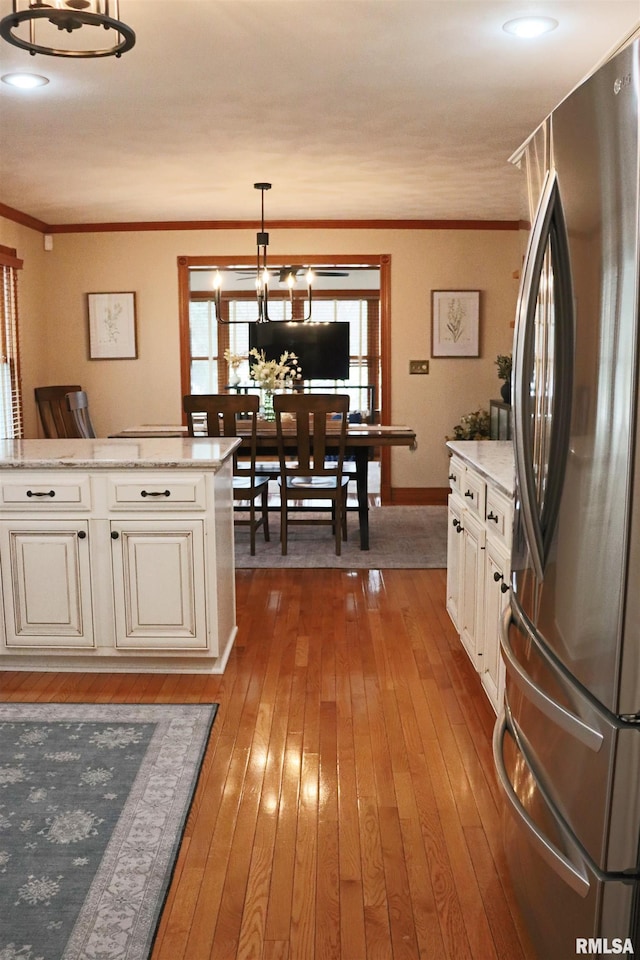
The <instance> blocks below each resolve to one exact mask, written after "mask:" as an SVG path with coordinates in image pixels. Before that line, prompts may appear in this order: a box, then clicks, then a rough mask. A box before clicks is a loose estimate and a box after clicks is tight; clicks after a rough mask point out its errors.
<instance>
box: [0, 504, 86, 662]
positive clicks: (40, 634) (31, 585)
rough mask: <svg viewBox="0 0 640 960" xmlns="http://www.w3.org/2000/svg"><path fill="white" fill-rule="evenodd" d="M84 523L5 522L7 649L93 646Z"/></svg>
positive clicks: (1, 529)
mask: <svg viewBox="0 0 640 960" xmlns="http://www.w3.org/2000/svg"><path fill="white" fill-rule="evenodd" d="M87 528H88V524H87V521H86V520H82V521H79V522H77V523H76V522H73V523H70V522H67V521H62V520H19V521H15V522H12V521H3V522H2V523H1V524H0V563H1V565H2V582H3V592H4V606H5V625H6V641H5V642H6V646H7V647H73V648H78V647H80V648H87V647H93V645H94V639H93V620H92V610H91V580H90V565H89V548H88V542H89V541H88V536H87V534H88V529H87Z"/></svg>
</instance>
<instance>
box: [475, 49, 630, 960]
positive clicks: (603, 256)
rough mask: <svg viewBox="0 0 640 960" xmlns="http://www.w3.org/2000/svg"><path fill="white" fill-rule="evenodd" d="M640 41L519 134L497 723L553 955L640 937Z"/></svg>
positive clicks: (559, 958) (516, 851)
mask: <svg viewBox="0 0 640 960" xmlns="http://www.w3.org/2000/svg"><path fill="white" fill-rule="evenodd" d="M639 96H640V47H639V42H638V41H636V42H634V43H633V44H631V45H630V46H628V47H627V48H626V49H624V50H623V51H622V52H621V53H619V54H618V55H617V56H616V57H615V58H614V59H612V60H610V61H609V62H608V63H607V64H605V65H604V66H603V67H601V68H600V69H599V70H598V71H597V73H595V74H594V75H593V76H592V77H591V78H589V79H588V80H587V81H586V82H585V83H583V84H582V85H581V86H580V87H579V88H578V89H577V90H575V91H574V92H573V93H572V94H570V95H569V96H568V97H567V98H566V100H564V101H563V102H562V103H561V104H560V105H559V106H558V107H557V109H556V110H554V111H553V113H552V114H551V115H550V117H549V118H548V119H547V121H546V122H545V123H544V124H543V125H542V126H541V127H540V128H539V129H538V130H537V131H536V132H535V133H534V135H533V136H532V137H531V138H530V140H529V141H528V142H527V144H526V145H525V146H524V148H523V149H522V152H521V155H520V157H519V164H520V166H521V168H522V170H523V176H524V179H525V180H526V184H527V197H528V204H529V206H530V208H531V209H532V210H533V212H532V213H531V215H530V213H529V211H527V210H525V211H524V213H523V220H525V221H526V220H530V224H526V226H527V228H528V229H527V234H528V246H527V248H526V252H525V254H524V259H523V269H522V279H521V286H520V295H519V300H518V311H517V318H516V332H515V340H514V375H513V418H514V450H515V459H516V475H517V480H516V505H515V522H514V547H513V558H512V559H513V564H512V567H513V569H512V578H511V594H510V603H509V605H508V607H507V610H506V613H505V616H504V619H503V622H502V631H501V632H502V636H501V643H502V652H503V657H504V660H505V663H506V669H507V683H506V698H505V711H504V715H503V716H502V717H501V718H500V719H499V720H498V723H497V725H496V730H495V735H494V757H495V762H496V769H497V772H498V777H499V781H500V783H501V785H502V787H503V790H504V793H505V796H506V797H507V798H508V801H509V803H508V804H507V805H506V806H507V809H508V816H507V817H506V819H505V840H506V851H507V857H508V861H509V865H510V872H511V875H512V879H513V883H514V885H515V887H516V892H517V895H518V899H519V901H520V904H521V906H522V910H523V913H524V916H525V919H526V921H527V925H528V927H529V930H530V933H531V937H532V940H533V942H534V944H535V945H536V948H537V951H538V953H539V957H540V960H572V958H573V957H576V956H580V955H582V954H585V955H590V956H602V957H608V956H609V955H611V954H619V955H630V947H631V946H633V949H634V950H635V953H636V955H640V934H639V927H640V923H639V913H640V905H639V900H640V897H639V890H640V858H639V844H640V411H639V404H638V395H639V343H638V341H639V339H640V324H639V312H638V303H639V301H638V284H639V169H640V153H639V109H640V105H639Z"/></svg>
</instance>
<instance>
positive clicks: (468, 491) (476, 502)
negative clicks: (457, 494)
mask: <svg viewBox="0 0 640 960" xmlns="http://www.w3.org/2000/svg"><path fill="white" fill-rule="evenodd" d="M485 491H486V484H485V482H484V480H483V479H482V477H481V476H480V475H479V474H477V473H474V471H473V470H469V469H466V470H465V472H464V478H463V481H462V500H463V502H464V504H465V506H466V507H467V509H468V510H471V511H472V513H475V514H477V515H478V516H479V517H480V519H481V520H483V521H484V504H485Z"/></svg>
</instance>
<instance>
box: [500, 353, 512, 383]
mask: <svg viewBox="0 0 640 960" xmlns="http://www.w3.org/2000/svg"><path fill="white" fill-rule="evenodd" d="M496 366H497V368H498V379H499V380H510V379H511V366H512V359H511V354H510V353H499V354H498V356H497V357H496Z"/></svg>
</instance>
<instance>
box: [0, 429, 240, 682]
mask: <svg viewBox="0 0 640 960" xmlns="http://www.w3.org/2000/svg"><path fill="white" fill-rule="evenodd" d="M238 444H239V441H238V440H235V439H228V440H226V439H220V440H216V439H210V438H204V437H203V438H200V437H199V438H182V439H174V438H154V439H135V440H133V439H124V440H123V439H118V440H110V439H105V440H102V439H100V440H1V441H0V575H1V577H0V581H1V597H2V612H3V617H2V620H1V624H0V625H1V628H2V636H1V638H0V668H2V669H12V670H69V671H91V672H163V673H164V672H167V673H221V672H222V671H223V670H224V667H225V664H226V662H227V659H228V656H229V653H230V651H231V647H232V645H233V641H234V639H235V634H236V631H237V627H236V609H235V571H234V545H233V499H232V464H233V461H232V454H233V451H234V450H235V449H236V447H237V446H238Z"/></svg>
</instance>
